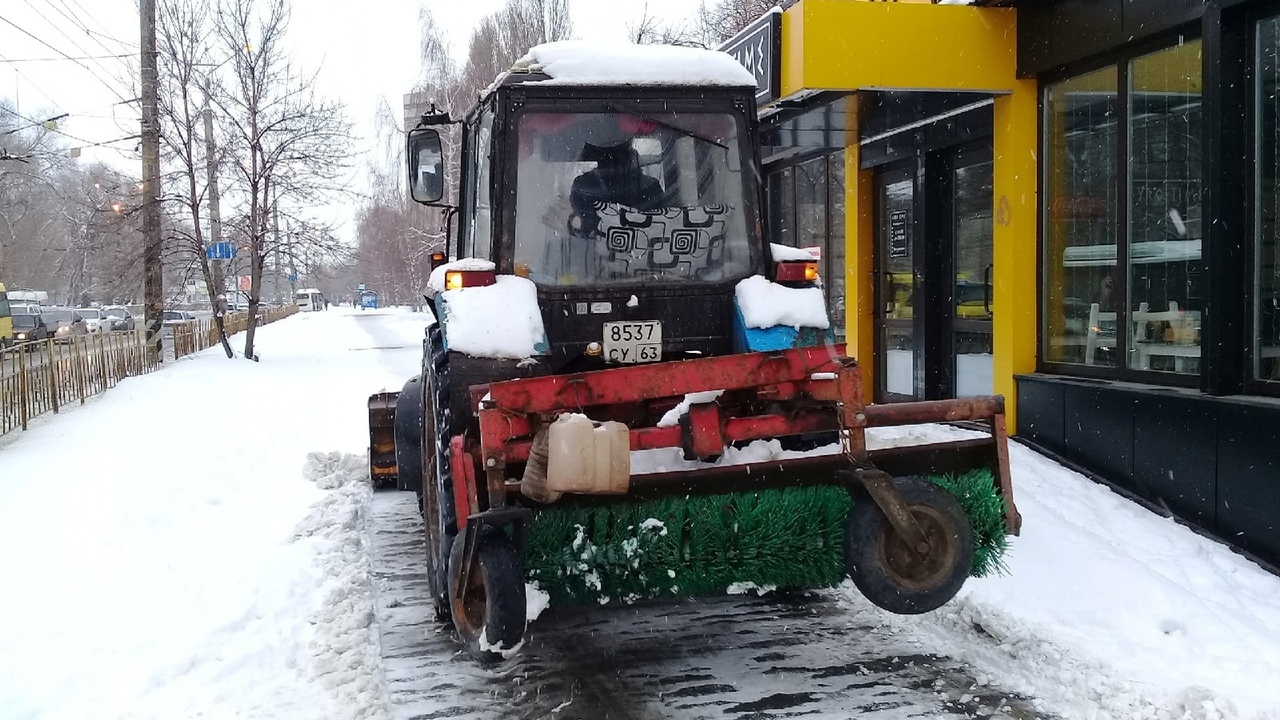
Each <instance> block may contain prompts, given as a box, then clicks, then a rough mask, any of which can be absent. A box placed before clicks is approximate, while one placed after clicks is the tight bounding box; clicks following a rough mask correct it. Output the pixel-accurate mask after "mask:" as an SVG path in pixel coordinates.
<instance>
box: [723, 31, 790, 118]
mask: <svg viewBox="0 0 1280 720" xmlns="http://www.w3.org/2000/svg"><path fill="white" fill-rule="evenodd" d="M717 49H719V50H722V51H724V52H727V53H729V54H730V55H732V56H733V58H734V59H735V60H737V61H738V62H740V63H742V66H743V67H745V68H746V69H747V70H750V71H751V74H752V75H754V76H755V78H756V105H764V104H767V103H770V102H773V101H774V100H777V99H778V92H779V90H780V89H781V87H782V62H781V59H780V58H781V56H782V13H780V12H769V13H766V14H765V15H763V16H761V17H760V18H759V19H757V20H756V21H755V22H753V23H751V24H750V25H748V26H746V27H745V28H743V29H742V31H741V32H739V33H738V34H737V35H734V36H733V37H732V38H730V39H728V40H726V41H725V42H723V43H721V44H720V47H719V48H717Z"/></svg>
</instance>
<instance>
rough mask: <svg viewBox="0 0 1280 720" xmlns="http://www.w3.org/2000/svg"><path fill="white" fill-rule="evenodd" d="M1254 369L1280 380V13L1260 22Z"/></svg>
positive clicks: (1255, 372)
mask: <svg viewBox="0 0 1280 720" xmlns="http://www.w3.org/2000/svg"><path fill="white" fill-rule="evenodd" d="M1257 40H1258V53H1257V58H1258V60H1257V62H1258V72H1257V97H1256V103H1257V108H1258V112H1257V128H1256V137H1257V158H1258V161H1257V163H1256V166H1255V167H1256V170H1255V172H1256V173H1257V176H1256V178H1255V183H1254V187H1255V190H1254V192H1255V198H1254V212H1255V216H1254V226H1255V228H1256V229H1255V237H1256V238H1257V241H1256V244H1255V247H1254V253H1253V326H1254V328H1256V332H1255V333H1254V341H1253V343H1252V345H1253V347H1252V356H1253V362H1252V366H1253V367H1252V371H1253V377H1254V379H1256V380H1261V381H1263V382H1267V383H1274V384H1277V385H1280V122H1278V118H1280V100H1278V99H1277V96H1276V93H1277V90H1278V89H1280V18H1272V19H1270V20H1264V21H1263V22H1261V23H1258V38H1257Z"/></svg>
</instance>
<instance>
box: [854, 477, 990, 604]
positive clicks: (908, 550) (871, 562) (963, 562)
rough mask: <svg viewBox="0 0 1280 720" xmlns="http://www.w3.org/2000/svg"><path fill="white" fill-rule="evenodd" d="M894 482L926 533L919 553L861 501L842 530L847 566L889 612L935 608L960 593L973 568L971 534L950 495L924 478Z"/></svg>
mask: <svg viewBox="0 0 1280 720" xmlns="http://www.w3.org/2000/svg"><path fill="white" fill-rule="evenodd" d="M894 484H895V485H896V486H897V488H898V492H899V493H901V494H902V498H903V500H905V501H906V503H907V506H908V507H909V508H910V509H911V514H912V516H913V517H914V518H915V521H916V524H917V525H919V526H920V529H921V531H923V532H924V535H925V538H926V539H927V540H928V543H929V548H930V549H929V552H927V553H924V554H920V553H918V552H917V551H916V549H915V548H913V547H911V546H910V545H909V544H908V543H907V542H906V541H905V540H903V538H902V536H901V535H899V534H898V532H897V531H896V530H894V529H893V526H892V525H891V524H890V523H889V519H888V518H887V517H885V514H884V512H883V511H881V510H880V508H879V507H878V506H877V505H876V504H875V503H874V502H872V501H871V499H870V498H869V497H864V498H861V499H859V500H857V501H856V502H854V504H853V509H851V510H850V511H849V518H848V521H847V523H848V524H847V525H846V527H845V566H846V569H847V570H848V572H849V577H850V578H851V579H852V580H853V583H854V585H857V586H858V589H859V590H861V591H862V594H863V595H864V596H866V598H867V599H868V600H870V601H871V602H872V603H874V604H876V605H878V606H880V607H882V608H884V609H885V610H888V611H889V612H894V613H900V614H904V615H914V614H918V613H925V612H929V611H931V610H936V609H938V608H939V607H941V606H942V605H943V604H945V603H946V602H947V601H948V600H950V599H951V598H953V597H955V594H956V593H958V592H960V587H961V586H962V585H964V581H965V578H967V577H968V576H969V569H970V567H971V566H972V564H973V530H972V528H971V527H970V525H969V518H968V516H967V515H965V512H964V509H962V508H961V507H960V503H958V502H957V501H956V499H955V498H954V497H953V496H952V495H951V493H949V492H947V491H946V490H943V489H942V488H940V487H938V486H937V485H934V484H933V483H931V482H929V481H928V480H925V479H923V478H917V477H907V478H896V479H895V480H894Z"/></svg>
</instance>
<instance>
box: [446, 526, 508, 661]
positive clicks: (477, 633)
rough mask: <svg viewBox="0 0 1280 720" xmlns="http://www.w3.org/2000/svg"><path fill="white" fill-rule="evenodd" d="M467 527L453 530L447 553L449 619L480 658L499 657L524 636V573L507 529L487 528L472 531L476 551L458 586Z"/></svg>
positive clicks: (471, 650)
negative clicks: (473, 561) (464, 530)
mask: <svg viewBox="0 0 1280 720" xmlns="http://www.w3.org/2000/svg"><path fill="white" fill-rule="evenodd" d="M466 536H467V533H465V532H462V533H458V536H457V537H455V538H454V540H453V550H452V552H450V554H449V555H450V557H449V575H450V578H449V605H450V608H451V609H452V611H453V625H454V627H455V628H457V630H458V635H459V636H460V637H461V638H462V642H463V643H464V644H465V645H466V646H467V650H468V651H470V652H471V654H472V655H473V656H475V657H476V658H477V659H479V660H481V661H482V662H498V661H500V660H503V659H504V656H503V653H504V652H505V653H506V654H507V655H508V656H509V655H510V654H511V653H512V652H514V651H515V650H516V649H517V648H518V647H519V646H520V643H521V642H522V641H523V640H524V629H525V613H526V609H525V598H524V579H523V577H522V576H521V572H520V556H519V554H518V553H517V552H516V548H515V545H513V544H512V542H511V539H510V538H509V537H507V535H506V533H504V532H502V531H501V530H496V529H491V528H480V529H479V530H478V531H477V532H476V538H475V543H476V557H475V564H474V565H472V568H471V572H470V573H469V576H468V577H467V587H466V593H465V594H464V593H463V592H462V588H461V586H460V582H461V577H460V575H461V569H462V566H463V563H464V561H465V558H464V557H463V555H464V553H465V547H466V542H465V538H466Z"/></svg>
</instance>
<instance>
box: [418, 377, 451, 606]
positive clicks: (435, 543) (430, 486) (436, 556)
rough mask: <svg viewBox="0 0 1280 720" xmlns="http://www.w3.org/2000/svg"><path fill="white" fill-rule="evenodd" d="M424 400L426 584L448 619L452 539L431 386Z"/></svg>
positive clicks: (421, 504) (433, 601) (421, 503)
mask: <svg viewBox="0 0 1280 720" xmlns="http://www.w3.org/2000/svg"><path fill="white" fill-rule="evenodd" d="M425 403H426V407H425V408H424V412H423V416H422V417H423V422H424V425H425V427H423V429H422V446H421V453H422V458H423V468H422V472H423V479H424V482H423V485H422V493H421V494H420V495H419V496H418V498H419V507H420V509H421V511H422V527H423V544H424V547H425V550H426V555H427V587H428V589H429V590H430V591H431V605H432V607H433V609H434V610H435V617H436V620H440V621H444V620H448V619H449V552H450V549H451V548H452V540H453V538H452V537H451V536H450V535H449V533H448V530H451V529H452V528H446V526H445V518H444V513H443V509H444V508H443V507H442V502H441V500H442V498H441V493H440V488H441V487H442V482H441V478H440V477H439V474H438V473H437V472H436V469H437V467H438V464H437V463H436V410H435V402H433V400H432V393H431V388H430V387H428V388H427V392H426V398H425ZM449 500H450V501H451V500H452V498H449ZM449 507H452V502H449Z"/></svg>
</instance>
